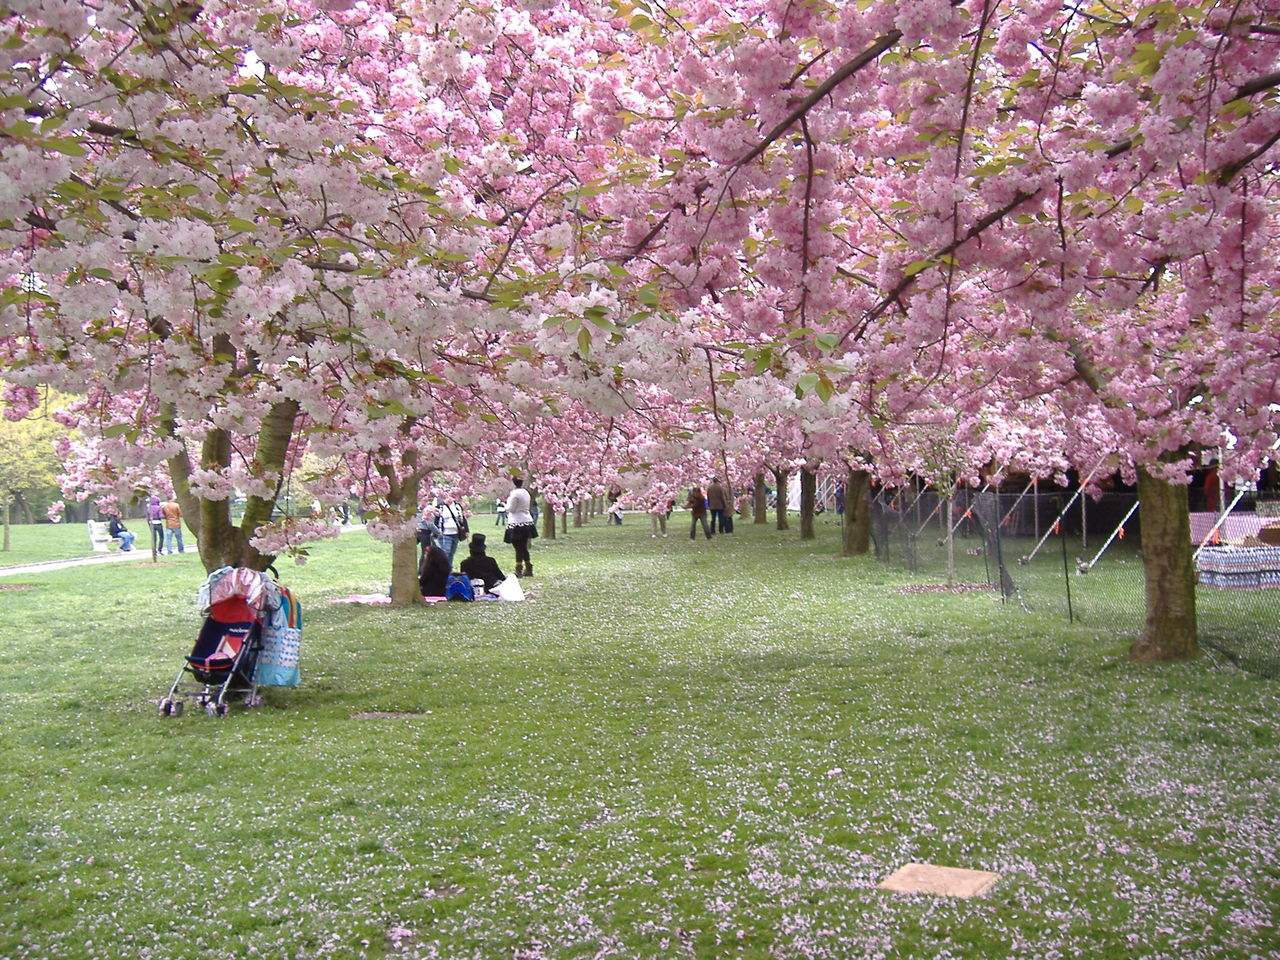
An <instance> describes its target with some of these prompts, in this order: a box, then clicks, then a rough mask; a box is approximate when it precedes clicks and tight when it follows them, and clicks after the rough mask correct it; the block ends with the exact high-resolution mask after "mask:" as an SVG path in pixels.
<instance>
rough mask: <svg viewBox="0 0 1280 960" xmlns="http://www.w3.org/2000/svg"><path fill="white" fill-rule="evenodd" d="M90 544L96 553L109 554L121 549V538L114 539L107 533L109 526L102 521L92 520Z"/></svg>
mask: <svg viewBox="0 0 1280 960" xmlns="http://www.w3.org/2000/svg"><path fill="white" fill-rule="evenodd" d="M88 523H89V543H90V544H91V545H92V546H93V552H94V553H108V552H110V551H111V550H119V549H120V538H119V537H113V536H111V534H110V533H108V532H107V525H106V523H104V522H103V521H102V520H90V521H89V522H88Z"/></svg>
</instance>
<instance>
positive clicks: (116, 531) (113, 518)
mask: <svg viewBox="0 0 1280 960" xmlns="http://www.w3.org/2000/svg"><path fill="white" fill-rule="evenodd" d="M107 533H109V534H111V539H112V540H119V541H120V552H121V553H127V552H128V551H130V550H132V549H133V534H132V533H130V532H129V528H128V527H126V526H125V525H124V524H123V523H122V522H121V520H120V517H119V515H117V514H114V513H112V514H109V515H108V516H107Z"/></svg>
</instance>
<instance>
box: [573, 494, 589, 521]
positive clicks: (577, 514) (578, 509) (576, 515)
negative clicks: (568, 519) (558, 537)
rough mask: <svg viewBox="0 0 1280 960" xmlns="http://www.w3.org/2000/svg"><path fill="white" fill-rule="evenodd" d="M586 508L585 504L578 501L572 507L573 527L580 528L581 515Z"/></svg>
mask: <svg viewBox="0 0 1280 960" xmlns="http://www.w3.org/2000/svg"><path fill="white" fill-rule="evenodd" d="M586 506H587V505H586V502H585V501H583V500H579V501H578V502H577V503H575V504H574V505H573V525H574V526H575V527H580V526H582V524H583V517H582V514H583V512H584V511H585V510H586Z"/></svg>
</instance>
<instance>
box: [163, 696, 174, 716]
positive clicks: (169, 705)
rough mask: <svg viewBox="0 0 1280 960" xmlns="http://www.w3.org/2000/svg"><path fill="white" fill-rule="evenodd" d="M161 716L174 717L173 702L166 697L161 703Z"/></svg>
mask: <svg viewBox="0 0 1280 960" xmlns="http://www.w3.org/2000/svg"><path fill="white" fill-rule="evenodd" d="M160 716H162V717H171V716H173V701H172V700H170V699H169V698H168V697H165V698H164V699H163V700H161V701H160Z"/></svg>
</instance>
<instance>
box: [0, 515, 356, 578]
mask: <svg viewBox="0 0 1280 960" xmlns="http://www.w3.org/2000/svg"><path fill="white" fill-rule="evenodd" d="M363 529H364V524H362V523H348V524H344V525H343V527H342V530H341V532H342V533H350V532H351V531H352V530H363ZM194 544H195V537H188V538H187V552H188V553H194V552H195V546H194ZM150 559H151V551H150V550H139V549H137V548H136V547H135V548H134V549H133V550H130V551H129V552H128V553H120V552H119V551H116V552H115V553H94V554H90V555H89V556H86V557H74V558H72V559H70V560H41V561H40V562H38V563H24V564H22V565H21V566H17V567H0V577H22V576H28V575H30V574H33V573H48V572H50V571H53V570H66V569H68V568H70V567H91V566H96V565H98V564H101V563H126V562H128V561H130V560H150Z"/></svg>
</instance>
